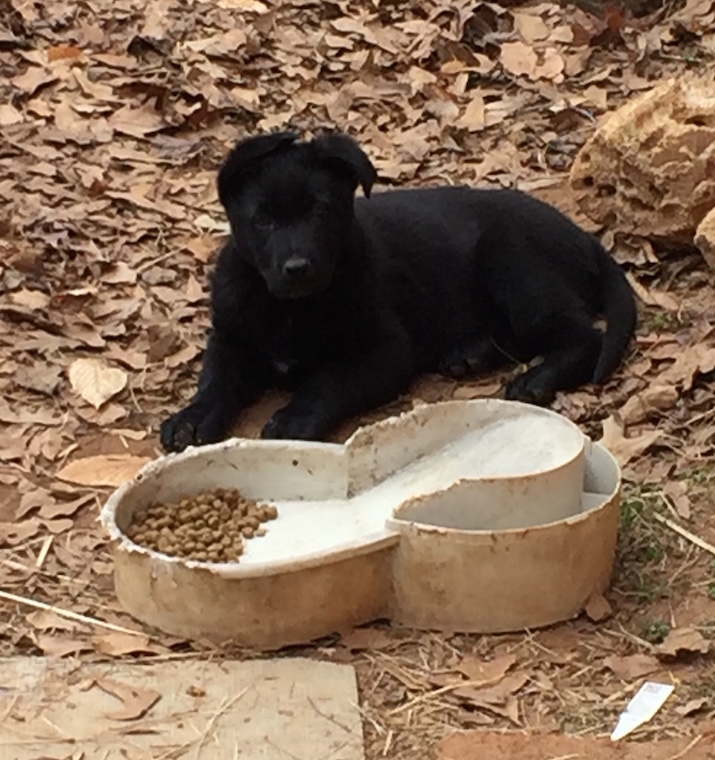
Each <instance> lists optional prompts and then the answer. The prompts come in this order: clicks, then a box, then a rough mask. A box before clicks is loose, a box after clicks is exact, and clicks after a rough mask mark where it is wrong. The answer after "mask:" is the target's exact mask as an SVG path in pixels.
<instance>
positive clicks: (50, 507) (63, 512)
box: [39, 494, 94, 520]
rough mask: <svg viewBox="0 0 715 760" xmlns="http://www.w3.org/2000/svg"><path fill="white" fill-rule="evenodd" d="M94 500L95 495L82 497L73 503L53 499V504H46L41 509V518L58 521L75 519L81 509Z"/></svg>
mask: <svg viewBox="0 0 715 760" xmlns="http://www.w3.org/2000/svg"><path fill="white" fill-rule="evenodd" d="M93 500H94V495H93V494H88V495H87V496H82V497H80V498H79V499H74V500H73V501H56V500H54V499H53V501H52V503H50V504H45V505H44V506H43V507H42V508H41V509H40V513H39V514H40V516H41V517H44V518H45V519H46V520H56V519H57V518H58V517H73V516H74V515H75V514H76V513H77V511H78V510H79V509H81V508H82V507H84V506H85V505H87V504H89V503H90V502H91V501H93Z"/></svg>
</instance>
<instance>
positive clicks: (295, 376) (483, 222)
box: [161, 133, 636, 451]
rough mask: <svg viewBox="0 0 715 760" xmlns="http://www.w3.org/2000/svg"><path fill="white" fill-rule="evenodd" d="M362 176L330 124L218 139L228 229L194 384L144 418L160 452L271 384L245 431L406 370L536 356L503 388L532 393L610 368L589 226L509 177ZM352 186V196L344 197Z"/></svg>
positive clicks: (187, 441) (619, 326)
mask: <svg viewBox="0 0 715 760" xmlns="http://www.w3.org/2000/svg"><path fill="white" fill-rule="evenodd" d="M375 179H376V173H375V170H374V168H373V166H372V164H371V163H370V161H369V159H368V157H367V156H366V155H365V153H364V152H363V151H362V150H361V149H360V148H359V146H358V145H357V143H355V142H354V141H353V140H351V139H350V138H348V137H346V136H343V135H332V136H326V137H320V138H317V139H315V140H313V141H311V142H303V143H301V142H298V141H297V136H296V135H294V134H292V133H278V134H270V135H264V136H261V137H256V138H251V139H249V140H246V141H244V142H242V143H240V144H239V145H238V146H237V147H236V148H235V149H234V150H233V152H232V153H231V154H230V155H229V157H228V159H227V161H226V162H225V164H224V165H223V167H222V168H221V170H220V172H219V176H218V191H219V198H220V200H221V203H222V204H223V206H224V208H225V209H226V213H227V215H228V219H229V222H230V225H231V232H232V234H231V237H230V239H229V241H228V243H227V244H226V245H225V247H224V248H223V250H222V251H221V252H220V254H219V256H218V261H217V264H216V267H215V271H214V274H213V278H212V291H211V303H212V323H213V329H212V332H211V334H210V337H209V341H208V346H207V350H206V354H205V357H204V366H203V369H202V372H201V376H200V379H199V386H198V392H197V393H196V395H195V396H194V398H193V400H192V401H191V403H190V404H189V406H187V407H186V408H185V409H183V410H182V411H180V412H178V413H177V414H175V415H173V416H172V417H170V418H169V419H168V420H166V421H165V422H164V424H163V425H162V428H161V440H162V444H163V446H164V448H165V449H166V450H170V451H176V450H181V449H183V448H184V447H186V446H187V445H192V444H202V443H210V442H215V441H218V440H220V439H221V438H223V437H224V436H225V435H226V434H227V432H228V431H229V429H230V427H231V426H232V424H233V422H234V420H235V418H236V417H237V415H238V413H239V412H240V410H241V409H243V408H244V407H246V406H247V405H249V404H250V403H252V402H253V401H254V400H255V399H257V397H258V396H259V395H260V394H261V392H262V391H264V390H265V389H267V388H269V387H271V386H277V387H286V388H289V389H292V390H294V394H293V397H292V400H291V402H290V403H289V404H288V405H287V406H286V407H285V408H283V409H281V410H279V411H278V412H277V413H276V414H275V415H274V416H273V417H272V418H271V420H270V421H269V422H268V424H267V425H266V427H265V428H264V430H263V436H264V437H269V438H294V439H320V438H322V437H324V436H325V435H326V434H327V433H329V432H330V431H331V429H332V428H333V427H334V426H336V425H337V424H338V423H340V422H341V421H342V420H343V419H344V418H346V417H348V416H350V415H353V414H357V413H359V412H363V411H367V410H368V409H371V408H374V407H377V406H379V405H381V404H383V403H386V402H388V401H390V400H392V399H394V398H395V397H396V396H397V395H398V394H399V393H400V392H402V391H403V390H404V389H405V388H406V387H407V386H408V384H409V382H410V380H411V379H412V378H414V376H415V375H416V374H418V373H421V372H424V371H431V370H439V371H442V372H444V373H448V374H451V375H455V376H460V375H463V374H465V373H466V372H477V371H479V370H484V369H487V368H492V367H496V366H498V365H500V364H502V363H504V362H506V361H508V359H511V360H517V361H520V362H529V361H530V360H532V359H534V358H535V357H538V356H542V357H543V362H542V363H541V364H538V365H537V366H534V367H532V368H531V369H529V370H528V371H526V372H525V373H523V374H521V375H519V376H518V377H517V378H516V379H515V380H514V381H512V382H511V383H510V384H509V386H508V387H507V389H506V397H507V398H510V399H518V400H524V401H529V402H534V403H539V404H546V403H549V402H550V401H551V400H552V399H553V396H554V394H555V393H556V391H558V390H561V389H569V388H575V387H577V386H580V385H582V384H584V383H587V382H591V381H592V382H596V383H598V382H601V381H603V380H604V379H605V378H606V377H607V376H608V375H609V374H610V373H611V372H612V371H613V370H614V369H615V368H616V367H617V366H618V364H619V362H620V360H621V358H622V355H623V354H624V352H625V350H626V348H627V346H628V343H629V341H630V338H631V336H632V334H633V331H634V329H635V322H636V307H635V301H634V298H633V294H632V291H631V289H630V286H629V285H628V282H627V280H626V278H625V276H624V274H623V273H622V271H621V270H620V268H619V267H618V266H617V265H616V263H615V262H614V261H613V260H612V259H611V258H610V256H609V255H608V254H607V252H606V251H605V250H604V248H602V246H601V245H600V243H599V242H598V241H597V240H596V239H595V238H594V237H592V236H591V235H589V234H587V233H586V232H585V231H583V230H582V229H580V228H579V227H578V226H576V225H575V224H573V223H572V222H571V221H570V220H568V219H567V218H566V217H565V216H563V215H562V214H561V213H559V212H558V211H556V210H555V209H554V208H552V207H550V206H548V205H546V204H544V203H542V202H540V201H538V200H535V199H534V198H531V197H529V196H526V195H524V194H522V193H520V192H517V191H512V190H487V189H481V190H478V189H471V188H466V187H442V188H433V189H418V190H401V191H392V192H386V193H381V194H377V195H373V196H372V197H370V194H371V190H372V185H373V183H374V181H375ZM358 185H361V186H362V189H363V192H364V195H365V196H366V197H364V198H358V199H355V197H354V195H355V191H356V189H357V186H358ZM599 315H602V316H605V318H606V320H607V323H608V326H607V330H606V332H605V333H601V332H599V331H598V330H597V329H596V328H595V327H594V324H593V323H594V319H595V318H596V317H597V316H599ZM507 357H508V359H507Z"/></svg>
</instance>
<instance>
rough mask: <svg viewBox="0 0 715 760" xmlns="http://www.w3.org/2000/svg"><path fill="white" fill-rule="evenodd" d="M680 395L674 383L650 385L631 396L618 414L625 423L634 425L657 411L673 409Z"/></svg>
mask: <svg viewBox="0 0 715 760" xmlns="http://www.w3.org/2000/svg"><path fill="white" fill-rule="evenodd" d="M678 397H679V394H678V391H677V390H676V389H675V388H674V387H673V386H672V385H660V384H656V385H649V386H648V387H647V388H644V389H643V390H642V391H640V392H639V393H636V394H635V395H633V396H631V397H630V398H629V399H628V401H626V403H625V404H624V405H623V407H622V408H621V409H620V411H619V413H618V415H619V417H620V418H621V420H623V424H624V425H633V424H635V423H637V422H643V421H644V420H647V419H648V418H649V417H650V416H651V415H652V414H654V413H655V412H664V411H666V410H668V409H671V408H672V407H673V406H675V404H676V402H677V401H678Z"/></svg>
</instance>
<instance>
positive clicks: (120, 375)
mask: <svg viewBox="0 0 715 760" xmlns="http://www.w3.org/2000/svg"><path fill="white" fill-rule="evenodd" d="M68 375H69V379H70V384H71V385H72V390H74V391H75V393H78V394H79V395H80V396H82V398H83V399H84V400H85V401H87V402H88V403H90V404H91V405H92V406H93V407H94V408H95V409H99V408H100V407H101V406H102V405H103V404H105V403H106V402H107V401H109V399H110V398H112V397H113V396H116V395H117V394H118V393H121V392H122V391H123V390H124V389H125V388H126V386H127V381H128V375H127V373H126V372H125V371H124V370H123V369H118V368H116V367H110V366H108V365H107V364H106V362H104V361H101V360H100V359H75V360H74V361H73V362H72V364H71V365H70V368H69V370H68Z"/></svg>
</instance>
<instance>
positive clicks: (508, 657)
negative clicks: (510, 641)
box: [457, 654, 516, 688]
mask: <svg viewBox="0 0 715 760" xmlns="http://www.w3.org/2000/svg"><path fill="white" fill-rule="evenodd" d="M515 664H516V655H513V654H505V655H500V656H499V657H495V658H494V659H493V660H479V659H477V658H476V657H473V656H472V655H466V656H465V657H463V658H462V659H461V660H460V662H459V665H457V670H459V672H460V673H464V675H465V676H466V677H467V678H468V679H469V680H470V681H473V682H475V684H474V687H475V688H481V687H482V686H492V685H493V684H496V683H499V681H501V679H502V678H504V676H505V675H506V674H507V673H508V672H509V670H511V668H513V667H514V665H515Z"/></svg>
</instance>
